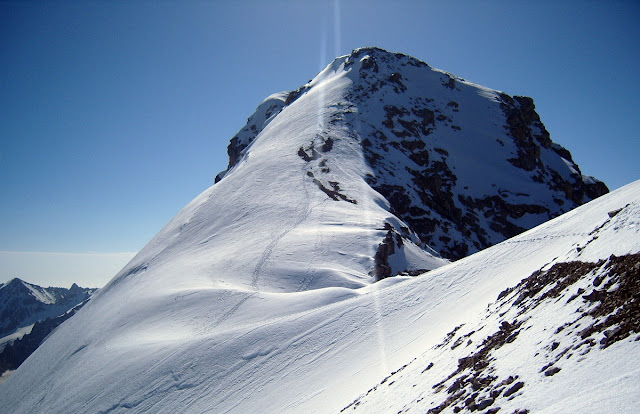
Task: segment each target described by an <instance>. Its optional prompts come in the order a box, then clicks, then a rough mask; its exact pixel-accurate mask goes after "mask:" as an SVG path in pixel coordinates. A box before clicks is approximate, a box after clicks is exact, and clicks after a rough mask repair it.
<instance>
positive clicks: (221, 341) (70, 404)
mask: <svg viewBox="0 0 640 414" xmlns="http://www.w3.org/2000/svg"><path fill="white" fill-rule="evenodd" d="M619 208H622V210H621V211H620V212H619V213H618V214H617V215H615V216H614V217H612V218H611V217H609V215H608V214H607V213H608V212H610V211H613V210H617V209H619ZM597 228H600V230H599V233H598V235H599V237H598V238H597V239H593V240H592V235H591V234H590V233H592V231H594V230H595V229H597ZM589 240H592V241H591V242H589V243H588V244H587V242H588V241H589ZM578 246H584V247H583V248H582V249H581V250H580V251H578V250H577V249H576V247H578ZM639 251H640V181H638V182H635V183H633V184H630V185H628V186H626V187H623V188H621V189H619V190H616V191H615V192H613V193H611V194H609V195H606V196H603V197H601V198H599V199H596V200H594V201H592V202H590V203H588V204H586V205H584V206H582V207H579V208H577V209H575V210H574V211H572V212H569V213H567V214H565V215H563V216H561V217H558V218H556V219H554V220H552V221H550V222H548V223H546V224H543V225H541V226H539V227H537V228H535V229H533V230H530V231H528V232H526V233H523V234H521V235H520V236H517V237H515V238H513V239H510V240H507V241H505V242H503V243H501V244H499V245H496V246H494V247H491V248H489V249H486V250H483V251H481V252H479V253H476V254H474V255H472V256H469V257H468V258H466V259H462V260H460V261H457V262H455V263H452V264H449V265H446V266H443V267H441V268H439V269H436V270H433V271H431V272H428V273H426V274H423V275H422V276H419V277H416V278H389V279H384V280H383V281H381V282H379V283H376V284H373V285H369V286H366V287H364V288H360V289H348V288H344V287H332V288H324V289H316V290H311V291H303V292H289V293H278V292H265V291H259V290H258V291H256V290H251V289H239V288H238V289H230V288H223V287H221V286H220V285H219V286H211V285H208V286H207V285H205V284H204V283H203V284H202V285H201V286H197V285H196V284H192V285H191V286H188V284H187V281H186V280H185V279H187V278H186V276H185V278H184V279H182V280H183V281H182V283H177V282H176V283H169V281H168V280H166V279H167V278H166V277H165V278H164V280H163V277H162V276H163V274H162V273H160V274H158V276H157V277H156V278H153V279H152V280H147V279H145V278H144V276H145V273H144V272H145V271H143V270H141V271H140V272H138V274H136V275H134V276H130V277H126V278H121V279H116V280H114V282H113V283H112V284H111V285H110V286H109V287H108V288H105V289H103V290H102V291H101V292H100V293H99V294H98V295H97V296H96V297H94V299H92V300H91V301H90V302H89V303H88V304H87V305H86V306H85V307H84V308H83V309H82V310H81V311H80V312H78V314H77V315H76V316H74V317H73V318H71V319H70V320H69V321H68V322H66V323H64V324H63V325H61V326H60V327H59V328H58V330H57V331H56V332H55V334H54V335H52V336H51V337H50V338H49V339H48V340H47V341H46V342H45V343H44V344H43V345H42V347H41V348H40V349H38V351H37V352H35V353H34V354H33V355H32V356H31V357H30V358H29V359H28V360H27V361H26V362H25V363H24V364H23V365H22V366H21V367H20V368H19V369H18V370H17V371H16V372H15V373H14V374H13V375H12V376H11V377H10V378H9V379H8V380H7V382H6V383H5V384H3V386H2V387H0V401H2V403H3V406H4V407H5V409H6V410H7V412H16V413H19V412H24V413H27V412H34V411H46V412H53V413H63V412H151V411H152V412H159V413H162V412H174V411H180V412H185V411H186V412H218V413H223V412H238V413H240V412H273V413H276V412H291V413H294V412H302V411H304V412H311V413H324V412H337V411H340V410H341V409H342V408H344V407H346V406H347V405H348V404H349V403H351V402H352V401H354V400H355V399H356V398H358V397H361V396H362V395H364V394H365V393H366V390H368V389H371V388H372V387H373V386H375V385H376V384H378V383H380V382H381V380H382V379H383V378H384V377H386V376H388V375H389V374H390V373H391V372H394V371H396V370H398V368H400V367H401V366H402V365H403V364H408V363H410V362H411V361H412V360H413V359H415V358H418V357H420V356H421V355H423V354H424V353H425V352H433V351H430V350H432V349H433V347H434V345H436V344H437V343H439V342H441V341H442V338H443V337H444V336H445V333H447V332H449V331H451V329H452V328H453V327H455V326H458V325H460V324H463V323H470V324H471V325H472V324H473V321H474V320H477V319H478V318H479V316H478V315H482V314H483V313H484V312H485V311H486V310H487V308H488V306H489V307H490V306H491V304H492V303H493V302H494V301H495V299H496V297H497V296H498V294H499V293H500V292H501V291H502V290H504V289H505V288H507V287H511V286H514V285H516V284H517V283H518V282H519V281H520V280H522V279H523V278H525V277H527V276H529V275H530V274H531V273H532V272H533V271H535V270H537V269H540V268H543V267H549V266H551V265H552V264H554V263H561V262H567V261H572V260H582V261H596V260H598V259H606V258H607V257H608V256H609V255H611V254H615V255H624V254H630V253H637V252H639ZM182 266H185V263H180V266H178V265H176V266H171V267H170V269H173V270H174V271H175V272H180V267H182ZM187 273H188V272H187V271H185V272H183V273H181V274H183V275H186V274H187ZM150 279H151V278H150ZM176 285H177V286H176ZM553 315H554V309H553V308H552V307H549V308H547V309H546V310H545V311H544V312H540V313H539V314H538V316H537V318H539V319H540V320H545V318H547V317H551V318H552V319H553ZM469 321H472V322H469ZM494 322H495V321H494ZM495 323H497V322H495ZM491 329H492V328H491ZM491 329H489V328H485V330H486V332H487V333H490V331H491ZM530 335H532V337H533V338H538V341H539V340H544V339H545V337H544V335H540V336H536V335H538V334H537V333H535V332H534V331H532V332H531V334H530ZM532 341H533V342H535V339H532ZM504 350H508V349H507V348H506V347H505V349H504ZM509 350H510V352H511V353H505V354H504V355H501V356H500V357H499V361H501V364H502V365H501V366H502V367H503V368H501V369H504V370H505V371H508V370H509V369H510V367H512V366H520V367H525V368H526V366H527V361H528V359H527V358H529V357H531V355H528V352H530V349H526V348H525V349H509ZM501 351H502V350H501ZM443 353H444V352H443ZM444 354H446V353H444ZM638 357H640V347H638V345H637V342H634V341H633V338H631V339H629V340H625V341H621V342H619V343H617V344H614V346H612V347H610V348H607V349H605V350H595V351H592V352H591V353H589V354H588V355H587V356H586V357H585V358H584V361H582V362H577V358H574V359H573V360H567V361H566V362H565V364H564V365H563V367H562V371H561V372H560V373H559V374H557V375H556V376H554V377H550V378H545V377H542V379H540V380H539V381H537V382H534V381H531V382H528V383H527V385H526V386H525V389H524V392H523V393H522V397H518V395H519V394H516V398H514V400H513V401H516V402H514V403H513V404H512V405H514V404H515V405H517V403H520V404H524V405H525V406H526V405H527V404H528V406H529V407H531V408H535V412H559V411H561V412H582V411H581V410H583V409H584V408H585V407H592V406H594V407H597V411H598V412H603V413H607V412H610V413H615V412H624V411H628V410H627V409H629V408H630V407H633V406H636V405H635V404H637V402H638V395H639V388H638V387H639V386H638V384H640V370H638V369H637V367H636V365H635V364H629V363H628V361H633V360H636V359H637V358H638ZM436 361H437V360H436ZM440 361H442V364H440V365H441V366H439V367H438V369H437V370H436V369H435V368H434V375H437V374H438V373H439V374H442V373H447V372H448V371H451V370H452V369H453V368H455V365H456V363H457V359H456V358H455V357H451V356H450V355H449V356H446V355H445V356H443V357H442V358H441V360H440ZM447 364H448V365H447ZM423 365H424V364H423ZM421 368H422V367H421ZM534 369H539V367H538V366H535V367H533V368H531V369H530V370H534ZM418 372H419V371H418ZM409 374H410V373H407V376H408V375H409ZM413 375H414V377H417V376H418V375H419V374H417V373H414V374H413ZM530 375H533V374H530ZM538 376H539V374H538ZM425 378H428V379H423V381H425V382H427V381H431V382H427V384H423V383H421V382H419V381H418V379H416V381H415V382H412V383H411V385H409V386H407V387H405V388H403V391H402V392H400V391H397V392H396V390H393V389H389V392H384V398H379V399H375V400H373V401H371V402H369V401H368V400H366V399H365V400H364V402H363V404H366V403H370V404H372V408H371V409H370V410H369V411H366V410H365V411H361V412H390V411H389V409H388V406H390V407H394V408H397V407H402V406H403V405H406V404H407V403H408V402H410V400H409V397H410V396H411V394H410V393H411V390H412V389H414V388H415V387H412V385H413V384H416V383H417V384H418V387H421V389H422V390H425V389H426V388H430V387H431V383H432V382H433V381H434V380H433V378H429V377H425ZM385 385H386V384H385ZM427 385H428V386H427ZM387 388H389V387H387ZM595 390H597V392H596V391H595ZM381 392H382V391H381ZM374 394H375V393H374ZM372 399H373V397H372ZM425 401H426V400H425ZM363 407H366V406H363Z"/></svg>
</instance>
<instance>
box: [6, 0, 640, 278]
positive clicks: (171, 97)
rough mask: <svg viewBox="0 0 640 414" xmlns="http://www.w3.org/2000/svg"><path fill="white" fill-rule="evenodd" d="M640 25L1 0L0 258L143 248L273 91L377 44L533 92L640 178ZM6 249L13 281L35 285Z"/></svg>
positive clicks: (222, 163)
mask: <svg viewBox="0 0 640 414" xmlns="http://www.w3.org/2000/svg"><path fill="white" fill-rule="evenodd" d="M639 21H640V4H639V3H638V2H637V1H606V2H599V1H514V2H505V1H482V2H477V1H446V2H445V1H438V2H436V1H395V2H383V1H364V0H362V1H356V0H353V1H349V0H343V1H315V2H310V1H292V0H291V1H233V2H232V1H210V2H207V1H179V2H178V1H175V2H171V1H136V2H133V1H130V2H127V1H118V2H111V1H106V0H104V1H92V2H87V1H55V2H49V1H0V194H1V195H0V197H1V198H0V251H5V252H6V251H11V252H63V253H67V254H70V253H88V252H91V253H115V252H135V251H137V250H139V249H140V248H142V246H144V244H145V243H146V242H147V241H148V240H149V239H150V238H151V237H152V236H153V235H154V234H155V233H156V232H157V231H159V230H160V228H162V226H163V225H164V224H166V223H167V222H168V221H169V220H170V219H171V218H172V217H173V216H174V215H175V214H176V213H177V212H178V211H179V210H180V209H181V208H182V207H183V206H184V205H185V204H186V203H188V202H189V201H190V200H191V199H192V198H194V197H195V196H196V195H198V194H199V193H200V192H202V191H203V190H205V189H206V188H207V187H208V186H210V185H211V184H212V183H213V179H214V177H215V175H216V174H217V173H218V172H219V171H221V170H223V169H224V168H225V167H226V164H227V155H226V146H227V144H228V141H229V139H230V138H231V137H232V136H233V135H234V134H235V133H236V132H237V131H238V130H239V129H240V128H241V127H243V126H244V123H245V122H246V119H247V117H248V116H249V115H251V113H252V112H253V110H254V109H255V107H256V106H257V105H258V104H259V103H260V102H261V101H262V100H263V99H264V98H265V97H267V96H268V95H270V94H271V93H274V92H278V91H282V90H293V89H296V88H298V87H299V86H300V85H302V84H304V83H305V82H306V81H308V80H309V79H311V78H312V77H314V76H315V74H316V73H317V72H318V71H319V70H320V69H321V68H323V67H324V66H326V65H327V64H328V63H330V61H331V60H332V59H333V58H334V57H335V56H338V55H344V54H347V53H349V52H350V51H351V50H352V49H354V48H357V47H361V46H380V47H382V48H385V49H388V50H392V51H398V52H403V53H407V54H410V55H413V56H415V57H417V58H419V59H421V60H424V61H426V62H427V63H429V64H431V65H432V66H435V67H437V68H440V69H444V70H447V71H449V72H452V73H455V74H457V75H459V76H462V77H464V78H466V79H468V80H470V81H472V82H475V83H479V84H482V85H485V86H488V87H491V88H495V89H499V90H502V91H505V92H507V93H509V94H511V95H527V96H531V97H533V98H534V100H535V103H536V107H537V109H538V112H539V113H540V115H541V117H542V121H543V122H544V123H545V125H546V126H547V129H548V130H549V131H550V133H551V137H552V139H553V140H554V141H556V142H558V143H560V144H562V145H564V146H566V147H567V148H568V149H569V150H570V151H571V152H572V154H573V156H574V159H575V160H576V162H577V163H578V164H579V165H580V167H581V169H582V172H583V173H585V174H589V175H593V176H595V177H597V178H600V179H602V180H603V181H605V182H606V183H607V184H608V185H609V187H610V188H611V189H615V188H617V187H620V186H622V185H624V184H627V183H629V182H631V181H634V180H637V179H640V167H639V166H638V163H637V158H638V155H639V154H640V137H639V134H638V127H637V122H638V120H639V118H640V117H639V114H640V83H639V82H638V78H637V77H638V75H639V74H640V70H639V69H640V53H639V52H640V43H639V42H640V28H639V27H640V24H638V22H639ZM71 256H73V255H68V257H71ZM3 257H4V256H2V255H0V282H2V281H5V280H8V279H10V278H11V277H13V276H21V277H23V278H25V279H27V280H34V281H35V279H34V277H33V276H32V277H30V276H31V275H32V274H33V273H28V274H27V273H25V274H21V273H20V274H18V273H19V271H17V270H16V268H19V263H18V264H16V263H12V264H11V266H8V265H7V260H6V259H3ZM25 257H30V259H29V261H30V262H31V263H30V265H33V262H34V260H35V262H36V263H37V262H38V259H34V258H33V257H37V255H36V256H33V255H27V256H25ZM45 263H47V262H46V261H43V262H42V272H41V273H40V277H46V273H47V271H48V267H47V266H52V265H45ZM96 263H98V262H96ZM100 263H102V262H100ZM56 266H62V268H63V270H64V265H63V264H62V265H56ZM98 267H101V269H104V264H96V265H95V266H94V268H92V269H90V268H89V267H88V268H87V271H86V272H84V273H82V272H81V271H77V270H74V272H72V273H73V274H70V275H69V278H71V279H74V280H77V281H81V282H82V280H83V278H85V279H87V280H88V279H89V275H90V274H93V273H92V272H98V271H99V270H100V269H98ZM50 270H51V269H50ZM57 270H60V269H57ZM51 271H52V270H51ZM104 272H105V271H104V270H103V275H102V276H101V277H102V279H100V281H98V282H96V283H97V284H103V283H104V282H105V278H106V280H108V279H109V278H110V277H111V276H113V273H114V272H113V270H108V275H106V276H105V275H104ZM70 273H71V272H70ZM91 277H93V276H91ZM57 280H60V279H57ZM94 280H98V279H94ZM52 283H55V282H52ZM60 283H61V284H67V283H66V280H65V281H64V282H60ZM45 284H46V283H45ZM85 284H90V283H89V282H87V283H85Z"/></svg>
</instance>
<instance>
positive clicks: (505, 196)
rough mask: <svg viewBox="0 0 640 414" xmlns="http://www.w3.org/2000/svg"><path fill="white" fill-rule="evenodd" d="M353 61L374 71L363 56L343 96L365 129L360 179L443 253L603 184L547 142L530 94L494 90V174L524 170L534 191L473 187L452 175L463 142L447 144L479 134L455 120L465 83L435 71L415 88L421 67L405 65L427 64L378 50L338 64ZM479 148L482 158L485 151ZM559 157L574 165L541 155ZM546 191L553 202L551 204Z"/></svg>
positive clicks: (501, 234)
mask: <svg viewBox="0 0 640 414" xmlns="http://www.w3.org/2000/svg"><path fill="white" fill-rule="evenodd" d="M360 60H362V62H369V61H375V62H376V70H377V73H373V72H372V70H371V65H370V64H364V63H362V64H361V65H360V67H359V68H358V82H354V87H353V90H352V93H351V94H350V96H348V97H347V98H348V99H349V101H350V103H351V104H353V105H355V106H356V107H358V112H359V113H360V114H362V117H363V118H365V117H366V119H365V120H363V119H352V118H353V117H347V120H348V121H349V125H350V126H351V127H353V128H354V129H357V130H359V131H363V130H366V131H367V133H366V135H365V134H363V135H362V141H361V142H362V147H363V153H364V156H365V159H366V160H367V162H368V163H369V164H370V166H371V167H372V169H373V171H374V174H373V175H371V176H368V177H367V178H366V179H367V182H368V183H369V184H370V185H371V187H373V188H374V189H375V190H377V191H378V192H379V193H380V194H382V195H383V196H384V197H385V198H386V199H387V200H388V201H389V203H390V205H391V211H392V213H394V214H395V215H397V216H398V217H400V218H401V219H402V220H403V221H405V222H406V223H407V224H408V225H409V226H410V227H411V229H412V230H414V231H415V232H417V234H418V235H419V236H420V238H421V239H422V240H423V241H424V242H425V243H426V244H428V245H429V246H431V247H433V248H435V249H436V250H437V251H438V252H440V253H441V254H442V255H443V256H444V257H446V258H449V259H459V258H462V257H464V256H466V255H468V254H471V253H473V252H476V251H478V250H482V249H484V248H486V247H489V246H491V245H493V244H495V243H497V242H499V241H502V240H504V239H507V238H510V237H513V236H515V235H517V234H519V233H521V232H523V231H525V230H527V229H528V228H531V223H532V222H535V224H539V223H541V222H543V221H546V220H548V219H550V218H553V217H555V216H557V215H559V214H562V213H564V212H566V211H568V210H570V209H572V208H574V207H576V206H578V205H580V204H582V203H584V202H586V201H589V200H591V199H593V198H596V197H598V196H600V195H602V194H605V193H606V192H608V189H607V188H606V186H605V185H604V184H603V183H602V182H600V181H597V180H592V181H589V180H587V182H585V180H583V178H582V176H581V174H580V171H579V168H578V167H577V165H575V164H574V163H573V161H572V158H571V154H570V153H569V151H568V150H566V149H564V148H563V147H561V146H559V145H557V144H554V143H553V142H552V141H551V139H550V135H549V132H548V131H547V130H546V128H545V127H544V125H543V124H542V122H541V120H540V117H539V115H538V114H537V113H536V111H535V106H534V104H533V100H532V99H531V98H527V97H518V96H516V97H513V98H512V97H510V96H508V95H506V94H504V93H500V94H496V101H497V105H498V107H499V110H500V112H502V116H503V118H502V119H501V120H500V119H497V121H499V122H502V124H503V127H502V131H499V132H498V133H500V134H501V136H497V137H496V138H495V140H496V142H497V143H498V149H497V150H499V151H502V152H504V154H505V155H504V160H505V162H507V163H509V165H511V167H512V170H510V169H509V168H507V167H505V168H503V171H502V172H501V173H502V174H504V175H510V174H518V173H517V172H516V171H517V170H524V171H525V172H526V174H527V175H528V176H529V177H530V178H529V180H531V181H533V182H534V183H538V184H540V185H539V186H538V187H539V189H538V192H537V193H530V192H527V193H525V192H522V190H521V189H520V188H518V187H511V188H505V187H502V188H500V187H498V186H496V187H495V188H494V189H491V190H490V191H485V192H484V194H478V193H479V191H478V190H477V189H476V188H473V184H472V183H469V182H468V177H461V176H460V175H459V173H458V171H459V170H460V169H461V167H462V168H464V167H465V165H463V164H461V161H460V159H461V158H462V156H461V155H460V151H459V149H458V148H457V145H460V144H454V146H453V147H451V146H450V145H451V143H453V142H455V141H454V140H460V141H463V140H473V139H474V136H475V135H476V134H478V133H483V131H474V130H468V129H467V128H466V127H465V126H464V125H463V122H462V119H460V121H458V119H459V118H460V113H462V112H464V111H465V109H466V108H465V105H464V100H465V98H464V96H465V95H464V94H463V93H462V92H463V88H464V87H465V86H466V85H464V84H462V83H461V82H459V81H457V80H456V79H455V77H454V76H453V75H451V74H448V73H441V74H439V75H438V76H439V79H440V82H439V84H435V85H434V84H433V83H431V84H430V87H431V89H428V88H427V87H426V86H423V87H422V88H418V87H417V86H415V85H416V84H419V80H418V79H419V76H420V75H419V74H417V73H415V72H412V71H410V70H408V69H409V68H412V67H420V68H423V70H424V71H429V70H430V68H429V67H428V65H426V64H420V63H417V62H416V60H415V59H414V58H412V57H409V56H404V55H398V54H396V55H391V54H389V53H387V52H384V51H381V50H380V49H376V48H366V49H359V50H356V51H354V52H353V53H352V54H351V55H350V56H349V58H348V59H347V63H345V66H347V65H353V67H354V68H355V67H357V66H356V63H357V62H358V61H360ZM385 73H389V75H384V74H385ZM433 76H435V75H433ZM438 88H440V89H438ZM393 95H402V96H403V99H402V100H400V101H399V100H398V99H394V100H392V101H391V100H390V101H391V102H393V103H386V102H387V99H386V98H385V97H387V96H393ZM376 100H379V101H382V103H381V104H379V106H381V107H382V111H383V112H382V113H380V115H381V116H368V117H367V115H364V114H366V113H371V114H376V113H377V112H376V109H375V107H374V105H373V104H372V103H375V102H376ZM400 102H402V104H401V103H400ZM461 102H462V103H461ZM487 116H488V115H487ZM459 122H460V124H459ZM363 124H365V125H366V127H367V128H366V129H365V128H363V127H362V126H363ZM508 140H511V141H512V142H513V143H514V145H513V150H508V149H507V147H505V146H506V145H507V144H506V143H507V142H508ZM486 150H487V151H489V149H486ZM492 150H493V149H492ZM476 155H477V156H478V157H480V158H482V157H483V154H482V153H477V154H476ZM558 156H561V157H563V158H565V159H566V160H567V161H568V162H569V163H570V164H571V165H572V167H573V168H574V170H575V173H573V174H572V175H569V174H567V173H566V172H559V171H556V170H554V169H553V168H551V166H550V165H549V164H547V163H545V161H544V160H545V159H547V160H548V159H549V158H550V157H558ZM465 157H466V156H465ZM390 159H391V160H392V161H391V160H390ZM478 173H479V174H482V172H481V171H478ZM399 177H406V178H404V179H401V178H399ZM494 179H495V180H496V181H498V179H497V178H492V177H490V176H487V177H486V180H487V181H489V180H494ZM549 199H553V200H554V201H553V202H551V203H549V202H548V201H547V200H549ZM532 217H537V218H536V219H534V220H531V218H532Z"/></svg>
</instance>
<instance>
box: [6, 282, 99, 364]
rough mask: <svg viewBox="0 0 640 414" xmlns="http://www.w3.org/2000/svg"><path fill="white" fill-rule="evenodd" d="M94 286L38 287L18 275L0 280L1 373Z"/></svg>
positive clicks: (20, 359)
mask: <svg viewBox="0 0 640 414" xmlns="http://www.w3.org/2000/svg"><path fill="white" fill-rule="evenodd" d="M96 290H97V289H91V288H82V287H79V286H78V285H76V284H75V283H74V284H73V285H72V286H71V288H69V289H66V288H58V287H47V288H44V287H41V286H38V285H34V284H32V283H28V282H25V281H23V280H20V279H18V278H15V279H12V280H10V281H9V282H7V283H3V284H0V351H2V352H0V374H1V373H3V372H5V371H7V370H12V369H16V368H17V367H18V366H19V365H20V364H21V363H22V362H23V361H24V360H25V359H26V358H27V357H28V356H29V355H30V354H31V353H32V352H33V351H34V350H35V349H36V348H37V347H38V346H39V345H40V343H41V342H42V341H43V340H44V339H45V337H46V336H47V335H48V334H49V333H50V332H51V331H52V330H53V329H55V328H56V327H57V326H58V325H59V324H61V323H62V322H64V321H65V320H66V319H68V318H69V317H71V316H72V315H73V314H74V313H75V312H76V311H77V310H78V309H79V308H80V307H82V305H84V303H85V302H86V301H87V300H88V299H89V298H90V297H91V295H92V294H93V293H94V292H95V291H96Z"/></svg>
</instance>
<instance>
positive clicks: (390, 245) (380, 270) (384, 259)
mask: <svg viewBox="0 0 640 414" xmlns="http://www.w3.org/2000/svg"><path fill="white" fill-rule="evenodd" d="M384 229H385V230H387V234H386V236H385V237H384V239H383V240H382V243H380V244H379V245H378V250H376V254H375V256H374V261H375V268H374V270H373V276H375V277H376V279H378V280H380V279H384V278H386V277H391V276H394V275H393V273H392V270H391V266H390V265H389V256H391V255H392V254H393V253H395V252H396V247H397V248H400V247H402V244H403V243H404V242H403V241H402V236H401V235H400V234H399V233H398V232H396V231H395V229H394V228H393V226H391V224H389V223H385V226H384Z"/></svg>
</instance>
